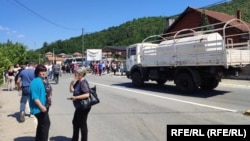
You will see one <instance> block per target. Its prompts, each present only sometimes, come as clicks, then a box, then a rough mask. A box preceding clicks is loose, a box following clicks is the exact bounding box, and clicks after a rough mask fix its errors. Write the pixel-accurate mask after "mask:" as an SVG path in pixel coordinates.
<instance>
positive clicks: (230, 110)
mask: <svg viewBox="0 0 250 141" xmlns="http://www.w3.org/2000/svg"><path fill="white" fill-rule="evenodd" d="M89 83H92V84H95V85H101V86H104V87H111V88H115V89H120V90H125V91H129V92H133V93H137V94H140V95H147V96H152V97H157V98H162V99H167V100H172V101H177V102H182V103H187V104H192V105H196V106H201V107H207V108H212V109H216V110H222V111H228V112H237V110H233V109H227V108H222V107H218V106H211V105H206V104H201V103H196V102H191V101H186V100H181V99H176V98H171V97H166V96H159V95H154V94H149V93H145V92H139V91H134V90H129V89H125V88H122V87H118V86H109V85H104V84H100V83H94V82H89Z"/></svg>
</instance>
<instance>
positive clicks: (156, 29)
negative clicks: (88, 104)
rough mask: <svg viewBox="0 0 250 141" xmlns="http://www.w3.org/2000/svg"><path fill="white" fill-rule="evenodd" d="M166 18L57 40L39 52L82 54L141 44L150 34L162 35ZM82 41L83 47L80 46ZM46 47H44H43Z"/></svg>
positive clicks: (141, 20) (143, 20)
mask: <svg viewBox="0 0 250 141" xmlns="http://www.w3.org/2000/svg"><path fill="white" fill-rule="evenodd" d="M165 25H166V17H144V18H140V19H134V20H133V21H128V22H126V23H124V24H122V25H120V26H118V27H110V28H108V29H105V30H102V31H100V32H95V33H87V34H84V35H83V36H82V35H80V36H78V37H74V38H70V39H69V40H64V41H61V40H58V41H56V42H53V43H51V44H47V43H45V44H44V46H43V47H42V48H41V49H39V50H38V51H39V52H48V51H50V52H52V51H53V48H54V52H55V54H59V53H66V54H72V53H74V52H80V53H82V49H83V48H84V50H86V49H90V48H91V49H102V48H104V47H106V46H128V45H130V44H134V43H137V42H141V41H142V40H143V39H144V38H146V37H147V36H149V35H152V34H162V33H163V32H164V30H165V27H166V26H165ZM82 40H83V42H84V45H83V44H82ZM45 45H46V46H45Z"/></svg>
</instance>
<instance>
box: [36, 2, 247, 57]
mask: <svg viewBox="0 0 250 141" xmlns="http://www.w3.org/2000/svg"><path fill="white" fill-rule="evenodd" d="M191 7H192V6H191ZM249 7H250V0H231V1H229V0H223V1H221V2H220V3H217V4H216V5H210V6H208V7H204V8H205V9H207V10H213V11H218V12H223V13H227V14H229V15H233V16H235V17H236V13H237V10H241V13H242V19H243V20H244V21H246V22H250V8H249ZM166 10H168V9H166ZM184 10H185V9H183V11H184ZM177 16H178V15H177ZM177 16H176V15H175V16H173V17H177ZM166 18H167V17H163V16H159V17H142V18H139V19H134V20H132V21H128V22H126V23H124V24H121V25H119V26H114V27H110V28H108V29H105V30H102V31H100V32H95V33H91V34H84V36H83V39H84V40H83V41H84V49H85V50H86V49H89V48H91V49H93V48H103V47H106V46H128V45H130V44H134V43H138V42H141V41H142V40H143V39H144V38H146V37H147V36H150V35H153V34H161V33H163V32H164V30H165V28H166ZM52 48H54V49H55V53H56V54H58V53H66V54H71V53H74V52H80V53H81V52H82V36H78V37H72V38H70V39H68V40H63V41H62V40H58V41H55V42H53V43H50V44H48V43H46V42H45V43H44V44H43V47H42V48H41V49H38V50H37V51H39V52H40V53H46V52H48V51H52V50H51V49H52Z"/></svg>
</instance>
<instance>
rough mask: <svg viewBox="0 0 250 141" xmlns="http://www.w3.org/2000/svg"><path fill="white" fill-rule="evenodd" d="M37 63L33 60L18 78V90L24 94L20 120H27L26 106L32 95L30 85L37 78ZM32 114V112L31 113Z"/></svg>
mask: <svg viewBox="0 0 250 141" xmlns="http://www.w3.org/2000/svg"><path fill="white" fill-rule="evenodd" d="M34 72H35V64H34V63H33V62H31V63H29V64H28V67H27V69H24V70H22V71H21V72H20V74H19V75H18V78H17V90H18V91H20V90H21V91H22V96H21V99H20V117H19V121H20V122H24V121H25V117H24V116H25V108H26V104H27V101H28V98H29V95H30V92H29V87H30V83H31V81H32V80H33V79H34V78H35V73H34ZM29 115H30V113H29Z"/></svg>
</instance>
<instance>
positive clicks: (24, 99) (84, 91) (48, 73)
mask: <svg viewBox="0 0 250 141" xmlns="http://www.w3.org/2000/svg"><path fill="white" fill-rule="evenodd" d="M69 66H71V67H70V71H69V70H68V68H69ZM89 69H90V71H91V74H93V75H99V76H101V75H102V74H104V73H107V74H109V73H112V72H113V73H114V75H116V73H117V72H121V74H122V73H123V70H124V67H123V64H122V63H121V62H115V61H113V62H109V61H107V62H102V61H93V62H92V63H91V64H90V66H89ZM61 73H73V74H74V76H75V77H74V80H73V81H72V82H71V83H70V89H69V91H70V92H72V93H73V94H72V96H71V97H70V100H72V102H73V105H74V107H75V113H74V116H73V120H72V124H73V135H72V141H78V138H79V131H81V138H82V139H81V140H82V141H87V135H88V129H87V117H88V113H89V112H90V109H91V108H90V109H81V107H80V106H79V99H86V98H88V96H89V89H88V87H87V85H86V83H88V82H87V80H86V78H85V75H86V74H87V69H86V67H80V66H79V65H77V64H73V65H69V64H65V65H62V66H60V65H53V64H39V65H37V64H35V63H33V62H30V63H28V64H26V65H19V64H17V65H16V66H12V65H11V66H9V68H8V70H7V71H6V73H5V77H6V80H7V90H8V91H13V90H17V91H19V92H20V95H21V98H20V111H19V113H20V114H19V122H25V116H34V117H35V118H36V119H37V121H38V124H37V128H36V136H35V141H48V139H49V128H50V118H49V108H50V106H51V101H52V87H51V86H50V84H49V80H53V78H54V77H55V75H58V76H59V75H61ZM58 76H57V77H58ZM83 80H84V82H86V83H84V84H82V83H80V82H82V81H83ZM27 105H28V106H27ZM27 108H28V109H27Z"/></svg>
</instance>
